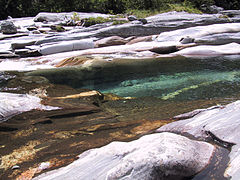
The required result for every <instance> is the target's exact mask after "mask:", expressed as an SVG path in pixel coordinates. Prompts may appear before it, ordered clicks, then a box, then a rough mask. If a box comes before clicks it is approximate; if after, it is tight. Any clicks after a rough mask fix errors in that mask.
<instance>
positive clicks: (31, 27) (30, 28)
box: [27, 26, 38, 31]
mask: <svg viewBox="0 0 240 180" xmlns="http://www.w3.org/2000/svg"><path fill="white" fill-rule="evenodd" d="M27 30H29V31H35V30H38V28H37V27H36V26H29V27H27Z"/></svg>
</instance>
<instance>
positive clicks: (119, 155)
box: [34, 133, 214, 180]
mask: <svg viewBox="0 0 240 180" xmlns="http://www.w3.org/2000/svg"><path fill="white" fill-rule="evenodd" d="M213 153H214V146H213V145H211V144H208V143H205V142H200V141H193V140H190V139H188V138H186V137H183V136H179V135H176V134H172V133H157V134H152V135H146V136H144V137H142V138H140V139H138V140H136V141H132V142H129V143H125V142H113V143H111V144H109V145H107V146H104V147H102V148H99V149H93V150H89V151H86V152H84V153H83V154H81V155H80V156H79V159H78V160H76V161H75V162H73V163H72V164H70V165H68V166H66V167H64V168H61V169H58V170H55V171H52V172H49V173H46V174H43V175H41V176H39V177H37V178H34V179H41V180H45V179H48V180H50V179H58V180H60V179H65V178H68V179H69V178H70V179H71V177H73V179H76V178H77V179H95V178H96V179H99V180H100V179H136V180H138V179H139V180H140V179H171V178H176V177H177V178H178V179H182V178H184V177H191V176H193V175H195V174H196V173H198V172H200V171H201V170H202V169H203V168H205V167H206V166H207V165H208V163H209V161H210V159H211V156H212V155H213Z"/></svg>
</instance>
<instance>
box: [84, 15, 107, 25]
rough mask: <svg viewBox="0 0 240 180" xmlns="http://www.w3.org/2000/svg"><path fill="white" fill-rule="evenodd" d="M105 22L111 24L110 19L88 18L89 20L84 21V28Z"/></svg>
mask: <svg viewBox="0 0 240 180" xmlns="http://www.w3.org/2000/svg"><path fill="white" fill-rule="evenodd" d="M106 22H111V19H109V18H103V17H96V18H93V17H90V18H86V19H84V26H86V27H89V26H92V25H95V24H102V23H106Z"/></svg>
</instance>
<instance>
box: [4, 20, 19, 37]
mask: <svg viewBox="0 0 240 180" xmlns="http://www.w3.org/2000/svg"><path fill="white" fill-rule="evenodd" d="M0 31H1V32H2V33H3V34H16V33H17V27H16V26H15V25H14V24H13V22H12V21H3V22H2V23H1V24H0Z"/></svg>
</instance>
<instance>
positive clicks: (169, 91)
mask: <svg viewBox="0 0 240 180" xmlns="http://www.w3.org/2000/svg"><path fill="white" fill-rule="evenodd" d="M173 63H175V64H174V65H175V66H176V71H177V72H173V70H172V69H171V72H164V73H161V72H159V73H158V74H157V75H154V76H148V77H144V78H134V77H132V78H129V79H125V80H122V81H116V82H111V83H104V84H98V85H95V86H94V89H97V90H99V91H101V92H103V93H113V94H116V95H119V96H123V97H148V96H153V97H158V98H161V99H162V100H197V99H212V98H215V97H233V96H237V95H238V94H239V92H240V86H239V85H240V57H239V56H234V57H220V58H209V59H193V60H192V64H190V65H189V63H188V64H187V67H186V66H184V65H182V67H184V68H182V69H181V68H179V67H180V65H179V64H181V61H177V62H176V61H174V62H173ZM172 68H174V66H172Z"/></svg>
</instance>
